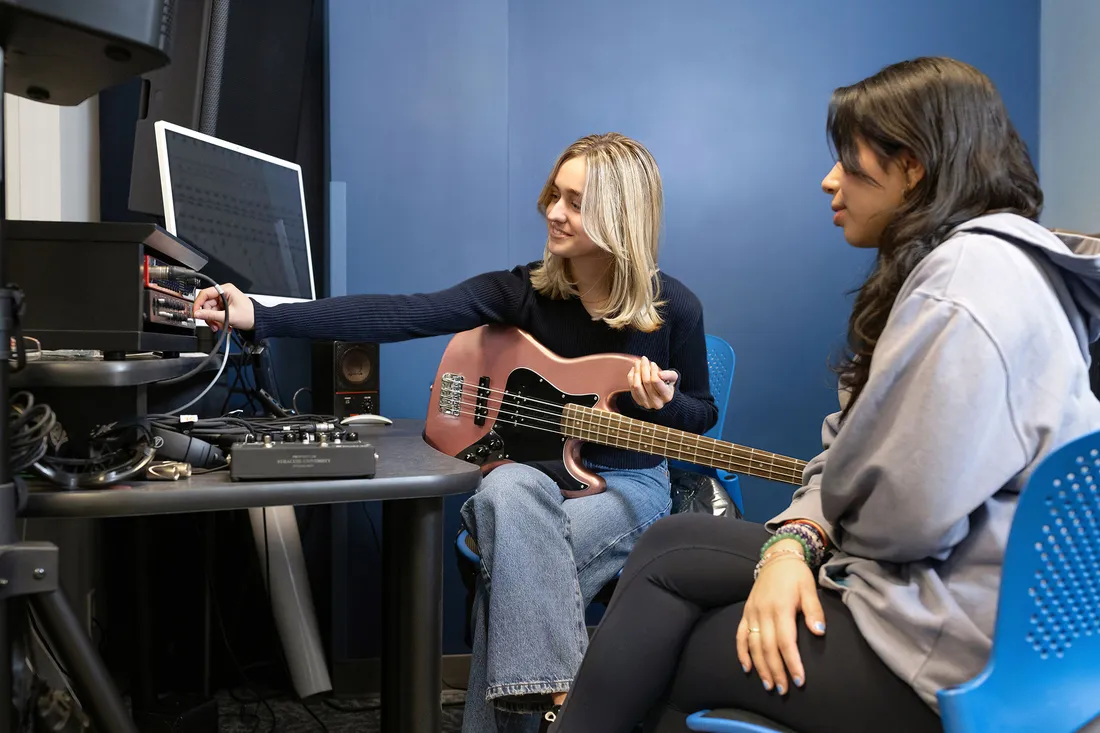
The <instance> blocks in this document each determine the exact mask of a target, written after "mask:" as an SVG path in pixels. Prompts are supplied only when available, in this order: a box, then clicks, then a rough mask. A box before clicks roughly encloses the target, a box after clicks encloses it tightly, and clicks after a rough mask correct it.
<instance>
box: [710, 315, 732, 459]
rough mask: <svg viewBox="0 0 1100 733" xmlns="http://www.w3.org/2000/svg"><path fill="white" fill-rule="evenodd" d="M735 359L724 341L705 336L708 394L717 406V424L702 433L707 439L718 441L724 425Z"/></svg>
mask: <svg viewBox="0 0 1100 733" xmlns="http://www.w3.org/2000/svg"><path fill="white" fill-rule="evenodd" d="M736 365H737V357H736V356H735V355H734V353H733V347H732V346H730V345H729V343H727V342H726V341H725V340H724V339H721V338H719V337H717V336H711V335H710V334H707V368H708V369H709V370H710V393H711V394H712V395H713V396H714V404H716V405H718V422H716V423H714V427H712V428H711V429H710V430H708V431H707V432H705V433H704V435H706V436H707V437H708V438H714V439H715V440H719V439H721V437H722V428H723V426H724V425H725V424H726V407H728V406H729V402H730V386H731V385H732V384H733V368H734V367H735V366H736Z"/></svg>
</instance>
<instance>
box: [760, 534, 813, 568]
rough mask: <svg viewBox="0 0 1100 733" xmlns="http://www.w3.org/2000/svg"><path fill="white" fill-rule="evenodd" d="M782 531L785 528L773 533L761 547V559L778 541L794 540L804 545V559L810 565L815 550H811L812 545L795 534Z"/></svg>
mask: <svg viewBox="0 0 1100 733" xmlns="http://www.w3.org/2000/svg"><path fill="white" fill-rule="evenodd" d="M782 531H783V528H782V527H781V528H780V529H779V531H778V532H776V533H775V534H774V535H772V537H771V539H769V540H768V541H767V542H765V543H764V546H763V547H761V548H760V559H761V560H763V559H764V557H765V556H766V555H767V554H768V550H770V549H771V548H772V546H773V545H775V544H776V543H777V542H782V541H783V540H794V541H796V542H797V543H798V544H800V545H802V559H804V560H805V561H806V564H807V565H809V564H810V562H811V561H812V560H813V552H812V551H811V550H810V546H809V544H808V543H807V542H806V540H805V539H803V538H802V537H799V536H797V535H794V534H780V532H782Z"/></svg>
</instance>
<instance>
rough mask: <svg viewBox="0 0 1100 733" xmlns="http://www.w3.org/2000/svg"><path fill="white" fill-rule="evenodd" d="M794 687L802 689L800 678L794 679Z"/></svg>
mask: <svg viewBox="0 0 1100 733" xmlns="http://www.w3.org/2000/svg"><path fill="white" fill-rule="evenodd" d="M794 686H795V687H802V678H801V677H795V678H794Z"/></svg>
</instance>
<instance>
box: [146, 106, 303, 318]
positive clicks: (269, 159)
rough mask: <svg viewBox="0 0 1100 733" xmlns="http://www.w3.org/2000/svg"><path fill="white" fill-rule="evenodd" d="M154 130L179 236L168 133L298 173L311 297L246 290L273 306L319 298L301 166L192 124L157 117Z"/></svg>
mask: <svg viewBox="0 0 1100 733" xmlns="http://www.w3.org/2000/svg"><path fill="white" fill-rule="evenodd" d="M153 129H154V131H155V133H156V139H157V162H158V164H159V166H160V191H161V196H162V197H163V201H164V228H165V229H167V230H168V232H169V233H170V234H172V235H174V236H179V234H177V233H176V207H175V202H174V201H173V199H172V169H171V166H170V165H169V161H168V142H167V136H166V135H165V133H166V132H175V133H177V134H180V135H184V136H187V137H192V138H195V139H196V140H201V141H202V142H205V143H209V144H211V145H217V146H218V147H222V148H226V149H227V150H232V151H234V152H236V153H241V154H243V155H248V156H251V157H253V158H257V159H259V160H262V161H264V162H266V163H273V164H275V165H279V166H282V167H284V168H289V169H291V170H293V171H294V172H295V173H296V174H297V175H298V193H299V195H300V196H301V200H302V227H303V229H304V234H305V240H306V264H307V265H308V266H309V298H308V299H307V298H292V297H284V296H280V295H265V294H264V293H251V292H246V293H245V295H247V296H248V297H249V298H252V299H253V300H255V301H256V302H257V303H259V304H260V305H266V306H273V305H279V304H280V303H305V302H307V301H308V300H316V299H317V286H316V284H315V283H314V281H313V251H312V250H311V249H310V244H309V219H308V218H307V216H306V191H305V186H304V185H303V183H302V167H301V166H300V165H298V164H297V163H292V162H290V161H289V160H283V159H282V158H276V157H274V156H272V155H268V154H266V153H261V152H260V151H258V150H252V149H251V148H246V147H244V146H242V145H236V144H234V143H231V142H226V141H225V140H219V139H218V138H216V137H211V136H210V135H205V134H203V133H201V132H196V131H195V130H192V129H191V128H189V127H183V126H181V125H177V124H174V123H172V122H167V121H165V120H157V121H156V122H155V123H154V124H153ZM194 244H195V245H196V246H198V247H199V249H200V250H201V249H202V245H201V244H200V243H198V242H195V243H194Z"/></svg>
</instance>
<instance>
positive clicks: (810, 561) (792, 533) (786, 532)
mask: <svg viewBox="0 0 1100 733" xmlns="http://www.w3.org/2000/svg"><path fill="white" fill-rule="evenodd" d="M781 540H795V541H796V542H798V544H800V545H802V549H803V551H804V553H805V560H806V564H807V565H809V566H810V568H811V569H813V568H817V567H818V566H819V565H821V563H822V562H823V561H824V560H825V538H824V536H823V535H822V533H821V532H820V531H819V530H818V529H817V525H815V524H812V523H810V522H801V521H799V520H794V521H792V522H787V523H786V524H784V525H782V526H781V527H780V528H779V529H778V530H776V532H775V534H774V535H773V536H772V538H771V539H770V540H768V541H767V542H766V543H764V546H763V547H762V548H761V549H760V556H761V558H763V556H764V554H765V553H766V552H767V551H768V549H769V548H771V546H772V545H774V544H775V543H777V542H779V541H781Z"/></svg>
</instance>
